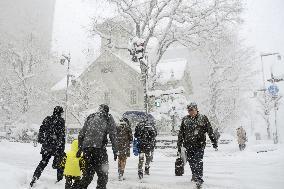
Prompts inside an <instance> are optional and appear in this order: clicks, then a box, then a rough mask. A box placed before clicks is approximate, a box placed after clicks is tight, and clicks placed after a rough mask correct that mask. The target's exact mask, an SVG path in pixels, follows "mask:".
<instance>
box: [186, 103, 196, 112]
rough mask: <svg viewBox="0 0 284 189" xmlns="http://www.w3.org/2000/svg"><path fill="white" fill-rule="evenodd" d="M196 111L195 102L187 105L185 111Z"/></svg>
mask: <svg viewBox="0 0 284 189" xmlns="http://www.w3.org/2000/svg"><path fill="white" fill-rule="evenodd" d="M192 108H194V109H196V110H197V104H196V103H195V102H191V103H190V104H189V105H187V109H192Z"/></svg>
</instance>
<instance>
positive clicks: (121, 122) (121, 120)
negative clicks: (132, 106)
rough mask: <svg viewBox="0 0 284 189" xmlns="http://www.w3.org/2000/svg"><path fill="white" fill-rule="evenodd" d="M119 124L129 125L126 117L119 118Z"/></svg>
mask: <svg viewBox="0 0 284 189" xmlns="http://www.w3.org/2000/svg"><path fill="white" fill-rule="evenodd" d="M119 122H120V124H126V125H129V124H130V123H129V120H128V119H127V118H126V117H123V118H121V119H120V120H119Z"/></svg>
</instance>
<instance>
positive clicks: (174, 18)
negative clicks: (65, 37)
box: [93, 0, 242, 78]
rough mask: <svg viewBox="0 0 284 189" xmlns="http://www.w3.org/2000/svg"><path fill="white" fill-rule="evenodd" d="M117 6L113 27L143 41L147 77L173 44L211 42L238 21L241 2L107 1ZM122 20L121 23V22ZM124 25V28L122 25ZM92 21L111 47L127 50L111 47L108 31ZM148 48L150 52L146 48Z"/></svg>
mask: <svg viewBox="0 0 284 189" xmlns="http://www.w3.org/2000/svg"><path fill="white" fill-rule="evenodd" d="M109 2H110V3H113V4H115V5H116V7H117V11H118V14H119V15H118V17H117V18H115V19H113V20H112V22H113V23H115V24H113V25H112V27H113V28H116V29H119V30H120V31H121V33H126V34H128V35H130V36H131V37H132V38H135V37H138V38H142V39H144V41H145V43H144V48H145V51H148V57H149V63H150V66H151V78H154V77H155V75H156V66H157V64H158V63H159V61H160V60H161V58H162V56H163V54H164V53H165V52H166V50H167V49H168V48H169V47H170V46H171V45H172V44H174V43H179V44H182V45H184V46H186V47H195V46H199V45H200V44H202V43H203V42H204V41H206V40H211V39H213V38H215V37H217V36H219V33H220V32H221V31H222V30H223V29H224V28H225V27H226V25H227V24H233V23H236V22H239V21H240V18H239V13H240V12H241V10H242V3H241V0H210V1H203V0H109ZM122 21H124V22H122ZM125 22H127V24H128V26H129V25H130V26H131V27H128V26H126V25H123V24H122V23H125ZM98 25H99V24H97V22H95V24H94V27H93V31H94V32H95V33H97V34H100V36H101V37H102V38H104V39H106V40H108V41H109V44H110V46H112V47H114V48H120V49H121V48H122V49H127V47H125V46H123V44H111V43H112V41H114V40H113V36H115V35H114V34H113V33H112V29H111V28H110V29H108V32H107V33H103V32H101V30H100V29H99V28H98V27H97V26H98ZM150 48H151V49H150Z"/></svg>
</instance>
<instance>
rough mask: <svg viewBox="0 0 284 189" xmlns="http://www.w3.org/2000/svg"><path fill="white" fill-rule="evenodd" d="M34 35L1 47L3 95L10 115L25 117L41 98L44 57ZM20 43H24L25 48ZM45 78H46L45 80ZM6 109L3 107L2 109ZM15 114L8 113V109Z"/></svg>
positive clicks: (0, 94)
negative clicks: (22, 115)
mask: <svg viewBox="0 0 284 189" xmlns="http://www.w3.org/2000/svg"><path fill="white" fill-rule="evenodd" d="M34 40H35V39H34V37H33V35H32V34H31V35H30V36H29V37H28V38H27V39H26V40H25V41H24V42H22V43H20V42H19V43H17V44H16V43H14V44H11V43H10V44H8V43H4V42H2V43H1V44H0V49H1V51H0V61H1V67H2V68H3V69H2V71H3V73H1V75H2V76H1V78H0V79H1V83H2V85H1V89H4V90H1V92H0V96H1V98H2V99H3V104H4V105H5V107H6V108H5V109H6V111H5V113H6V114H7V116H8V117H9V116H11V114H12V113H13V114H14V117H15V118H17V116H16V115H20V114H25V113H27V112H28V111H29V109H30V106H31V102H34V101H36V100H38V96H39V95H40V91H41V90H40V89H42V85H41V84H40V80H39V79H40V73H41V71H43V69H44V55H43V53H42V52H41V51H40V48H38V47H37V46H36V45H35V44H36V43H35V41H34ZM19 44H23V45H22V46H21V45H19ZM41 79H42V78H41ZM2 109H3V106H2ZM9 109H10V110H12V111H8V110H9Z"/></svg>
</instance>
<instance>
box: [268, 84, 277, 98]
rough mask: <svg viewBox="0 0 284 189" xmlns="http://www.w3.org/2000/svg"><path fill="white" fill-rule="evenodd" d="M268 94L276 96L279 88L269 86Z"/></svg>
mask: <svg viewBox="0 0 284 189" xmlns="http://www.w3.org/2000/svg"><path fill="white" fill-rule="evenodd" d="M268 92H269V94H271V95H272V96H276V95H277V93H278V92H279V88H278V87H277V86H276V85H270V86H269V87H268Z"/></svg>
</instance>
